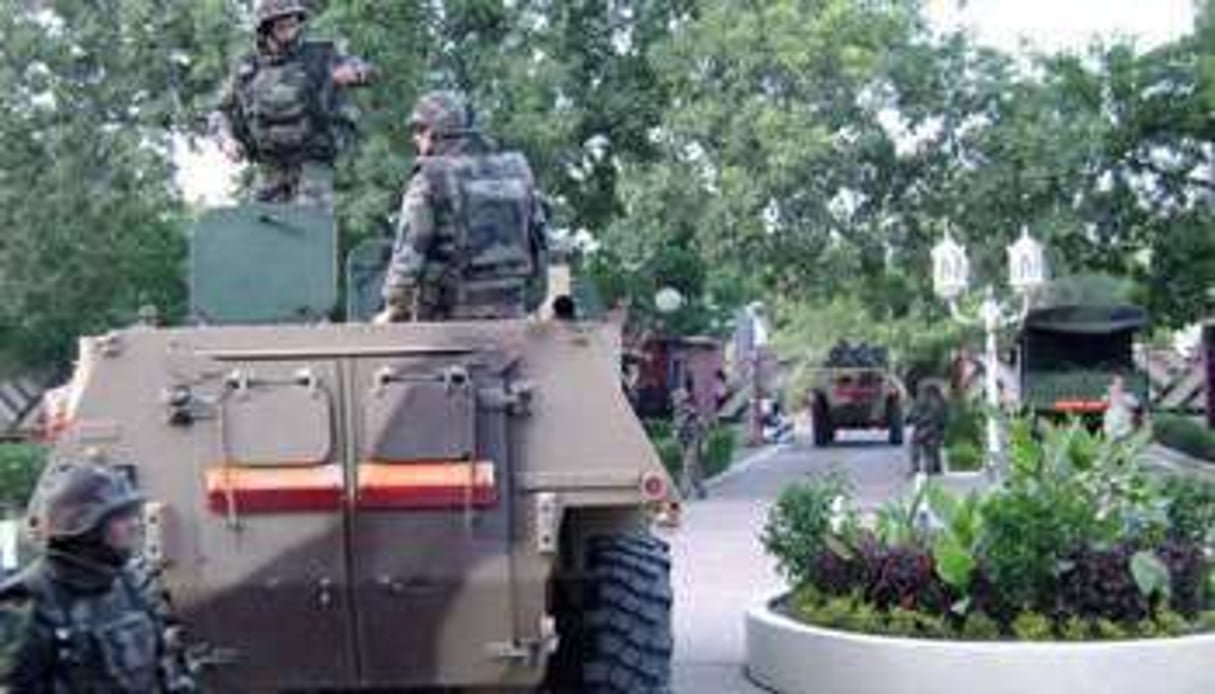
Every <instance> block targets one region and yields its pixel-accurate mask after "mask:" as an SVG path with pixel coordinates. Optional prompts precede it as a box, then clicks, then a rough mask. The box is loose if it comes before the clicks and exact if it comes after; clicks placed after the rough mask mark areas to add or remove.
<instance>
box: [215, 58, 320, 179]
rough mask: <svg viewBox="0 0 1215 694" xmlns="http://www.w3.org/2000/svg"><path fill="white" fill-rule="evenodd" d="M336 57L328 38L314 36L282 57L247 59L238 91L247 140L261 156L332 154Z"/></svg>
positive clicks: (296, 158)
mask: <svg viewBox="0 0 1215 694" xmlns="http://www.w3.org/2000/svg"><path fill="white" fill-rule="evenodd" d="M332 57H333V49H332V47H331V46H330V45H329V44H325V43H316V42H309V43H304V44H301V45H300V47H299V48H298V49H297V50H295V51H294V52H292V53H291V54H290V55H288V56H285V57H282V58H277V57H276V58H271V57H268V56H259V57H257V58H254V59H250V60H249V61H247V63H246V65H245V67H244V68H243V69H242V71H241V75H240V87H239V89H238V91H237V96H238V99H239V101H240V108H241V114H242V120H243V121H244V124H245V130H246V132H247V134H248V137H249V140H250V142H248V143H244V144H246V145H247V146H249V148H250V149H251V150H252V151H253V152H255V153H256V154H257V155H259V156H260V157H262V158H268V159H275V160H288V161H302V160H304V159H324V160H328V159H331V158H332V157H333V156H334V154H335V153H334V151H333V149H334V146H333V142H332V136H331V133H330V132H329V118H328V116H327V114H328V111H329V109H330V104H329V102H330V101H331V100H332V99H331V96H332V95H331V92H332V91H333V88H332V77H331V75H330V74H329V66H330V63H331V62H332Z"/></svg>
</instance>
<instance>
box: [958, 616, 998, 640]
mask: <svg viewBox="0 0 1215 694" xmlns="http://www.w3.org/2000/svg"><path fill="white" fill-rule="evenodd" d="M960 635H961V637H962V638H963V639H965V640H967V641H995V640H997V639H999V638H1000V636H1001V633H1000V624H999V623H998V622H996V620H994V619H992V618H991V617H988V616H987V615H986V614H985V613H983V612H978V611H976V612H971V613H970V614H968V615H966V620H965V621H964V622H963V623H962V629H961V632H960Z"/></svg>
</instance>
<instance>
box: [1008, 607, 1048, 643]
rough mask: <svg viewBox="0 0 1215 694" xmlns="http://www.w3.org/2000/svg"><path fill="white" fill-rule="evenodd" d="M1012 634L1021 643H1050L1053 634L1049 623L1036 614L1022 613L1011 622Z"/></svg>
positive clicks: (1046, 619)
mask: <svg viewBox="0 0 1215 694" xmlns="http://www.w3.org/2000/svg"><path fill="white" fill-rule="evenodd" d="M1012 632H1013V635H1014V636H1016V637H1017V638H1018V639H1020V640H1021V641H1050V640H1052V639H1054V637H1055V634H1054V631H1053V630H1052V628H1051V621H1050V619H1048V618H1047V617H1046V616H1045V615H1041V614H1039V613H1037V612H1022V613H1021V614H1019V615H1017V618H1016V619H1014V620H1013V623H1012Z"/></svg>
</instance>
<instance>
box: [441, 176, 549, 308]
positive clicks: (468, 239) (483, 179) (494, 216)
mask: <svg viewBox="0 0 1215 694" xmlns="http://www.w3.org/2000/svg"><path fill="white" fill-rule="evenodd" d="M419 165H420V167H421V174H422V175H424V176H426V178H427V180H428V182H429V184H430V189H431V194H432V196H433V198H432V199H433V201H434V206H435V223H436V226H437V232H438V236H439V239H440V246H441V247H443V250H442V251H441V254H442V255H444V256H447V257H446V258H441V259H438V260H439V262H440V263H446V264H448V265H449V266H450V269H451V272H449V273H448V274H447V278H446V280H445V281H446V282H448V283H449V286H447V287H445V288H444V292H443V294H444V295H445V297H446V298H445V300H446V301H447V302H448V303H449V304H450V305H448V306H446V307H445V308H446V311H445V313H447V314H448V315H449V316H450V317H452V318H471V319H483V318H511V317H519V316H522V315H524V313H525V293H526V290H527V286H528V283H529V282H530V281H531V280H532V279H533V278H534V277H535V276H536V275H537V273H538V272H540V270H541V268H539V267H538V265H539V253H540V250H541V249H540V247H541V245H542V244H543V241H542V239H541V238H540V235H541V234H542V233H543V230H542V229H541V228H539V226H538V217H537V213H536V209H537V208H536V189H535V181H534V178H533V176H532V171H531V167H530V166H529V165H528V163H527V160H526V159H525V158H524V157H523V155H521V154H519V153H517V152H504V153H494V154H478V155H455V156H437V157H426V158H424V159H422V160H420V161H419Z"/></svg>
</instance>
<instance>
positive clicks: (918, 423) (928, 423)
mask: <svg viewBox="0 0 1215 694" xmlns="http://www.w3.org/2000/svg"><path fill="white" fill-rule="evenodd" d="M908 419H909V420H910V422H911V424H912V425H914V426H915V434H914V436H912V439H911V474H913V475H914V474H917V473H920V472H924V473H927V474H929V475H937V474H940V473H941V471H942V466H941V446H942V445H944V443H945V425H946V423H947V421H948V419H949V403H948V402H946V400H945V396H944V395H943V394H942V393H941V387H940V386H938V385H937V384H935V383H925V384H923V385H921V386H920V395H919V397H918V398H916V401H915V403H914V405H913V406H912V408H911V413H910V415H909V417H908Z"/></svg>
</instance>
